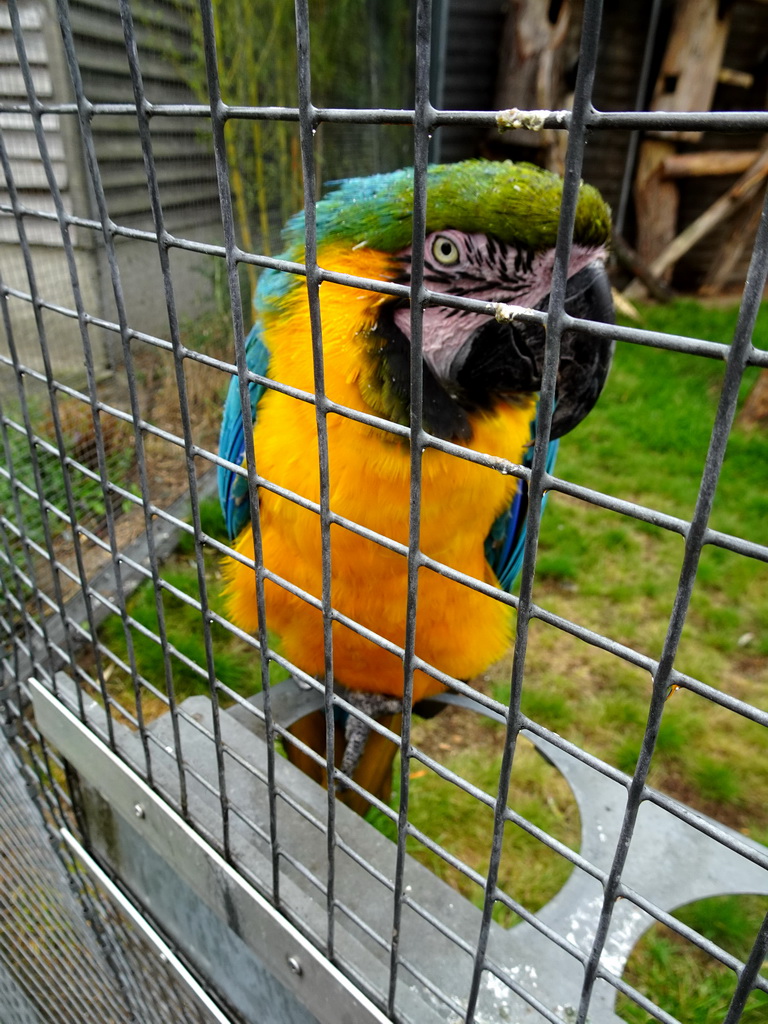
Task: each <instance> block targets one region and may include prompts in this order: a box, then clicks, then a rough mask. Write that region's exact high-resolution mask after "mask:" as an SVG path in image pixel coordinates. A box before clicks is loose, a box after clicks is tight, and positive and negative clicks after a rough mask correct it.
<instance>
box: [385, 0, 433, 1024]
mask: <svg viewBox="0 0 768 1024" xmlns="http://www.w3.org/2000/svg"><path fill="white" fill-rule="evenodd" d="M431 29H432V2H431V0H419V3H418V5H417V8H416V81H415V101H414V139H413V150H414V158H413V232H412V246H411V353H410V382H411V391H410V509H409V522H408V591H407V603H406V619H405V642H404V645H403V648H404V654H403V719H402V727H401V734H400V735H401V740H402V742H401V745H400V805H399V808H398V816H397V858H396V862H395V885H394V893H393V915H392V947H391V950H390V962H389V993H388V997H387V1011H388V1013H389V1015H390V1016H391V1017H393V1019H394V1016H395V1012H396V1011H395V1001H396V995H397V969H398V963H399V950H400V939H401V928H402V916H403V902H404V895H405V892H404V885H405V844H406V839H407V829H408V802H409V794H410V758H411V721H412V711H413V672H414V657H415V652H416V606H417V598H418V580H419V576H418V574H419V565H420V561H421V550H420V533H421V483H422V456H423V452H424V430H423V427H422V407H423V369H424V368H423V357H422V334H423V324H424V305H425V288H424V239H425V237H426V225H427V166H428V163H429V142H430V134H431V131H432V125H433V117H434V113H435V109H434V107H433V106H432V104H431V102H430V96H429V72H430V55H431V54H430V48H431V35H432V32H431Z"/></svg>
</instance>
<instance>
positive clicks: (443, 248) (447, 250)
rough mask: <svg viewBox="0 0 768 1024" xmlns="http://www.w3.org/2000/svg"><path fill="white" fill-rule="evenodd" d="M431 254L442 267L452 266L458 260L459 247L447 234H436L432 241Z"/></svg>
mask: <svg viewBox="0 0 768 1024" xmlns="http://www.w3.org/2000/svg"><path fill="white" fill-rule="evenodd" d="M432 255H433V256H434V257H435V259H436V260H437V262H438V263H442V265H443V266H444V267H452V266H453V264H454V263H458V262H459V247H458V245H456V243H455V242H454V241H453V239H452V238H449V237H448V235H437V237H436V238H435V240H434V241H433V242H432Z"/></svg>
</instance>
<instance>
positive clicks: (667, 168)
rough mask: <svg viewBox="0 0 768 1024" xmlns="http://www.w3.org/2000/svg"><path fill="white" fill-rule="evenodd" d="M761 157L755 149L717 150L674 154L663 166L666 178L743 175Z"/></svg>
mask: <svg viewBox="0 0 768 1024" xmlns="http://www.w3.org/2000/svg"><path fill="white" fill-rule="evenodd" d="M759 156H760V153H759V151H758V150H755V149H715V150H702V151H701V152H699V153H673V154H672V155H671V156H668V157H667V158H666V159H665V160H664V162H663V163H662V165H661V173H662V176H663V177H664V178H706V177H716V176H717V175H720V174H743V173H744V171H746V170H748V169H749V168H750V167H751V166H752V165H753V164H754V162H755V160H757V158H758V157H759Z"/></svg>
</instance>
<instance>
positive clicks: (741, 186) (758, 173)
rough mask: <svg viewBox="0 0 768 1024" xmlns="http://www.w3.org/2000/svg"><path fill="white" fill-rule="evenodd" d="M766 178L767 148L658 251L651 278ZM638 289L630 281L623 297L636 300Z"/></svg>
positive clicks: (726, 216) (743, 199) (665, 269)
mask: <svg viewBox="0 0 768 1024" xmlns="http://www.w3.org/2000/svg"><path fill="white" fill-rule="evenodd" d="M767 175H768V148H766V147H765V146H764V147H763V149H762V150H761V151H760V155H759V157H758V158H757V160H755V162H754V163H753V164H752V166H751V167H750V168H749V170H748V171H747V172H746V173H745V174H743V175H742V176H741V177H740V178H739V180H738V181H737V182H736V184H735V185H733V186H731V188H729V189H728V191H727V192H726V193H725V194H724V195H722V196H721V197H720V198H719V199H718V200H717V201H716V202H714V203H713V204H712V205H711V206H710V207H709V208H708V209H706V210H705V211H704V213H702V214H701V215H700V216H699V217H697V218H696V220H695V221H693V223H692V224H689V225H688V227H687V228H686V229H685V230H684V231H682V232H681V233H680V234H679V235H678V236H677V238H674V239H673V240H672V241H671V242H670V244H669V245H668V246H667V247H666V248H665V249H664V251H663V252H661V253H660V254H659V255H658V256H657V257H656V259H654V260H652V261H651V263H650V264H649V266H648V269H649V270H650V272H651V273H652V274H653V275H654V277H661V276H662V275H663V274H665V273H666V272H667V271H668V270H669V269H670V268H671V267H673V266H674V265H675V264H676V263H677V261H678V260H679V259H680V258H681V257H682V256H684V255H685V254H686V253H687V252H689V251H690V250H691V249H692V248H693V247H694V245H696V243H697V242H699V241H701V239H702V238H704V237H705V235H708V234H709V232H710V231H712V229H713V228H716V227H717V226H718V224H722V222H723V221H724V220H726V219H727V218H728V217H729V216H731V214H733V213H734V212H735V211H736V210H738V209H739V208H740V207H741V206H742V205H743V204H744V203H746V202H749V200H750V199H751V198H752V197H753V196H754V195H757V193H758V191H759V190H760V189H761V188H762V186H763V184H764V182H765V178H766V176H767ZM639 290H640V286H639V283H638V282H637V281H633V282H632V283H631V284H630V285H629V286H628V288H627V289H625V294H626V295H629V296H630V297H633V296H634V297H637V295H638V292H639Z"/></svg>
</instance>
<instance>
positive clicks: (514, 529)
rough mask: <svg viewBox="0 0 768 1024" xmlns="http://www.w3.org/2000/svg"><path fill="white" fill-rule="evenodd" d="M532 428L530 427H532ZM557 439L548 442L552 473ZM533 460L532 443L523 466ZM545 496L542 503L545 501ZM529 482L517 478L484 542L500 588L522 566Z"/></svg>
mask: <svg viewBox="0 0 768 1024" xmlns="http://www.w3.org/2000/svg"><path fill="white" fill-rule="evenodd" d="M532 430H533V428H532ZM558 443H559V442H558V441H550V443H549V448H548V449H547V472H548V473H551V472H552V470H553V469H554V466H555V460H556V458H557V448H558ZM532 462H533V446H532V445H531V447H530V448H529V449H528V451H527V452H526V454H525V458H524V459H523V465H524V466H526V467H527V468H529V469H530V467H531V464H532ZM546 500H547V499H546V495H545V496H544V504H546ZM527 516H528V484H527V483H526V482H525V480H520V481H519V483H518V487H517V490H516V491H515V497H514V498H513V500H512V504H511V506H510V507H509V508H508V509H507V510H506V511H505V512H503V513H502V514H501V515H500V516H499V518H498V519H497V520H496V522H495V523H494V524H493V526H492V527H491V532H490V533H489V534H488V537H487V539H486V541H485V555H486V558H487V559H488V562H489V564H490V566H491V568H492V569H493V571H494V572H495V573H496V578H497V579H498V581H499V584H500V586H501V588H502V589H503V590H508V591H509V590H511V589H512V586H513V584H514V582H515V580H516V579H517V574H518V573H519V572H520V569H521V568H522V565H523V550H524V548H525V535H526V532H527V527H526V520H527Z"/></svg>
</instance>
